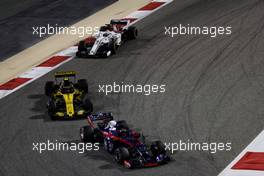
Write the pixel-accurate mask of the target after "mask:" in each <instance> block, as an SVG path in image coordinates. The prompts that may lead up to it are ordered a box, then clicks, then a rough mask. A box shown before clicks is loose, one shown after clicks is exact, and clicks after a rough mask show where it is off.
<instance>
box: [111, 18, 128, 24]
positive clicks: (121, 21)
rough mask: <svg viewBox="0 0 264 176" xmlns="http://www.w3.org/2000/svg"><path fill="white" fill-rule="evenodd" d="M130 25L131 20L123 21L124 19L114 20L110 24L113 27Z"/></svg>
mask: <svg viewBox="0 0 264 176" xmlns="http://www.w3.org/2000/svg"><path fill="white" fill-rule="evenodd" d="M129 23H130V21H129V20H122V19H113V20H111V21H110V24H112V25H122V26H127V25H128V24H129Z"/></svg>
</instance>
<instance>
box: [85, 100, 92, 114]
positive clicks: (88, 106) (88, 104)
mask: <svg viewBox="0 0 264 176" xmlns="http://www.w3.org/2000/svg"><path fill="white" fill-rule="evenodd" d="M84 109H85V110H86V111H88V112H90V113H91V112H93V103H92V102H91V101H90V100H89V99H88V98H87V99H85V100H84Z"/></svg>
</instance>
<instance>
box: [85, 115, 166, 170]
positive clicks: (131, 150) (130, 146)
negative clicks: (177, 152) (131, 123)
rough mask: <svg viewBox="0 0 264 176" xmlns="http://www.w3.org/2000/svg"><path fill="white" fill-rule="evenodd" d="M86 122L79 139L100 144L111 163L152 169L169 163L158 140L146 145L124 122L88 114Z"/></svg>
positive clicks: (109, 117) (110, 117)
mask: <svg viewBox="0 0 264 176" xmlns="http://www.w3.org/2000/svg"><path fill="white" fill-rule="evenodd" d="M87 121H88V124H89V125H88V126H84V127H82V128H81V129H80V138H81V140H82V141H83V142H99V143H101V144H103V145H104V148H105V149H106V151H108V152H109V153H111V154H113V155H114V159H115V161H116V162H117V163H119V164H121V165H123V166H125V167H127V168H142V167H154V166H159V165H162V164H166V163H168V162H169V161H170V156H169V155H168V154H167V152H166V150H165V146H164V144H163V143H162V142H161V141H155V142H152V144H150V145H147V144H146V143H145V140H144V137H143V136H142V138H143V139H142V140H140V138H141V135H140V133H138V132H136V131H134V130H132V129H130V128H129V127H128V125H127V123H126V121H124V120H121V121H114V118H113V116H112V114H111V113H99V114H96V115H89V116H88V117H87ZM95 122H97V123H95ZM113 122H115V123H114V127H113V126H111V124H113Z"/></svg>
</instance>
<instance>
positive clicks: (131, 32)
mask: <svg viewBox="0 0 264 176" xmlns="http://www.w3.org/2000/svg"><path fill="white" fill-rule="evenodd" d="M127 33H128V39H129V40H134V39H136V38H137V36H138V30H137V28H136V27H135V26H129V27H128V29H127Z"/></svg>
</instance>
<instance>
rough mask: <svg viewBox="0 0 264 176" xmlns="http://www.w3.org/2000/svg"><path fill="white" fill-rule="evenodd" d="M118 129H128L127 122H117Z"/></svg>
mask: <svg viewBox="0 0 264 176" xmlns="http://www.w3.org/2000/svg"><path fill="white" fill-rule="evenodd" d="M117 128H119V129H128V125H127V122H126V121H125V120H120V121H118V122H117Z"/></svg>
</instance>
